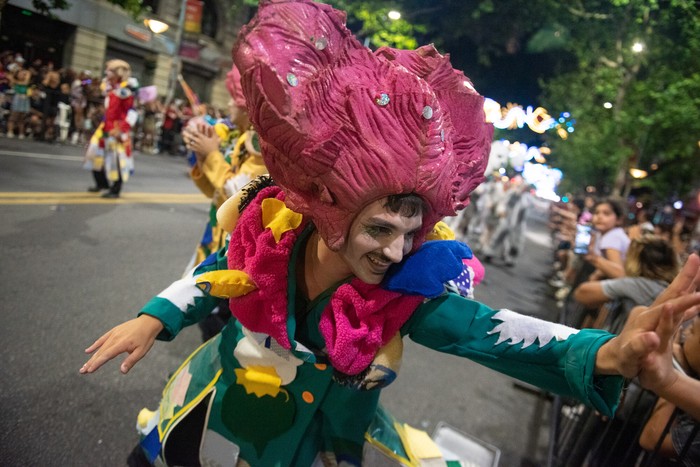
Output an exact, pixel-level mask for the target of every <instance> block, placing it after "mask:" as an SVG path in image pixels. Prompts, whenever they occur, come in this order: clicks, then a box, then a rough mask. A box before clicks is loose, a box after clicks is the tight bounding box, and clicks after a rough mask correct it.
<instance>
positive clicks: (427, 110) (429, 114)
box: [423, 105, 433, 120]
mask: <svg viewBox="0 0 700 467" xmlns="http://www.w3.org/2000/svg"><path fill="white" fill-rule="evenodd" d="M423 118H424V119H426V120H430V119H431V118H433V108H432V107H430V106H429V105H426V106H425V107H423Z"/></svg>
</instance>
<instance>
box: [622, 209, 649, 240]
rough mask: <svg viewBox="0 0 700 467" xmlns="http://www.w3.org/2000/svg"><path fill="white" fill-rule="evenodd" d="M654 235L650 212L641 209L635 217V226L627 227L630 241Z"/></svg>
mask: <svg viewBox="0 0 700 467" xmlns="http://www.w3.org/2000/svg"><path fill="white" fill-rule="evenodd" d="M653 233H654V224H652V223H651V221H650V220H649V211H648V210H646V209H640V210H639V211H637V214H636V215H635V217H634V224H632V225H630V226H629V227H627V236H628V237H629V238H630V240H635V239H638V238H641V237H642V236H644V235H648V234H653Z"/></svg>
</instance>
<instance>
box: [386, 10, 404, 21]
mask: <svg viewBox="0 0 700 467" xmlns="http://www.w3.org/2000/svg"><path fill="white" fill-rule="evenodd" d="M387 16H388V17H389V19H390V20H392V21H396V20H397V19H401V12H398V11H396V10H391V11H390V12H389V13H388V14H387Z"/></svg>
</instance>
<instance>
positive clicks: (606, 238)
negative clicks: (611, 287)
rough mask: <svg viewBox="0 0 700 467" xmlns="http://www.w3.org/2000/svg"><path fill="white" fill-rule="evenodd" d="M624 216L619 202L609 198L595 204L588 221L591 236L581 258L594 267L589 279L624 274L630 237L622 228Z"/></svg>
mask: <svg viewBox="0 0 700 467" xmlns="http://www.w3.org/2000/svg"><path fill="white" fill-rule="evenodd" d="M624 218H625V211H624V208H623V207H622V204H620V202H618V201H616V200H612V199H610V198H608V199H605V200H602V201H599V202H598V203H596V205H595V207H594V209H593V219H592V221H591V224H592V226H593V228H594V229H595V230H594V235H593V237H592V238H591V246H590V248H589V252H588V254H587V255H586V256H585V257H584V259H585V260H586V261H587V262H588V263H590V264H591V265H592V266H593V267H594V268H595V271H594V272H593V274H592V275H591V276H590V277H589V279H590V280H598V279H604V278H608V279H613V278H616V277H622V276H624V275H625V256H626V254H627V248H628V247H629V244H630V239H629V237H628V236H627V234H626V233H625V231H624V229H623V228H622V222H623V221H624Z"/></svg>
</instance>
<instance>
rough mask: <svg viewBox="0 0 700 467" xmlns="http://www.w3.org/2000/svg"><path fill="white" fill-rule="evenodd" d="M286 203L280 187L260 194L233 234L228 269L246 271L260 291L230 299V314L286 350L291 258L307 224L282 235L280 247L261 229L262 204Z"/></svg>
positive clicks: (241, 218) (229, 249)
mask: <svg viewBox="0 0 700 467" xmlns="http://www.w3.org/2000/svg"><path fill="white" fill-rule="evenodd" d="M265 198H277V199H279V200H281V201H284V198H285V195H284V192H283V191H282V190H280V189H279V187H276V186H273V187H268V188H265V189H263V190H261V191H260V193H258V195H257V196H256V198H255V200H253V201H252V202H251V203H250V204H249V205H248V206H247V207H246V208H245V209H244V210H243V212H242V213H241V216H240V218H239V219H238V223H237V224H236V228H235V229H234V231H233V232H232V234H231V240H230V242H229V248H228V268H229V269H237V270H241V271H245V272H246V274H248V276H249V277H250V278H251V279H252V280H253V282H255V285H257V287H258V289H257V290H254V291H253V292H250V293H249V294H247V295H243V296H241V297H238V298H231V299H230V300H229V306H230V308H231V313H232V314H233V316H235V317H236V319H238V321H240V322H241V324H243V326H245V327H246V328H248V329H250V330H251V331H255V332H262V333H265V334H268V335H270V336H272V337H273V338H274V339H275V340H276V341H277V343H279V344H280V345H281V346H282V347H284V348H285V349H289V348H291V343H290V341H289V336H288V334H287V279H288V271H289V269H288V268H289V258H290V256H291V254H292V249H293V248H294V242H295V241H296V239H297V237H298V235H299V233H300V232H301V231H302V229H303V228H304V226H305V225H306V223H304V222H302V225H301V226H299V227H297V228H296V229H295V230H290V231H288V232H285V233H284V234H282V237H281V238H280V241H279V243H277V242H276V241H275V237H274V235H273V234H272V231H270V230H269V229H265V228H263V225H262V206H261V205H262V200H263V199H265Z"/></svg>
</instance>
